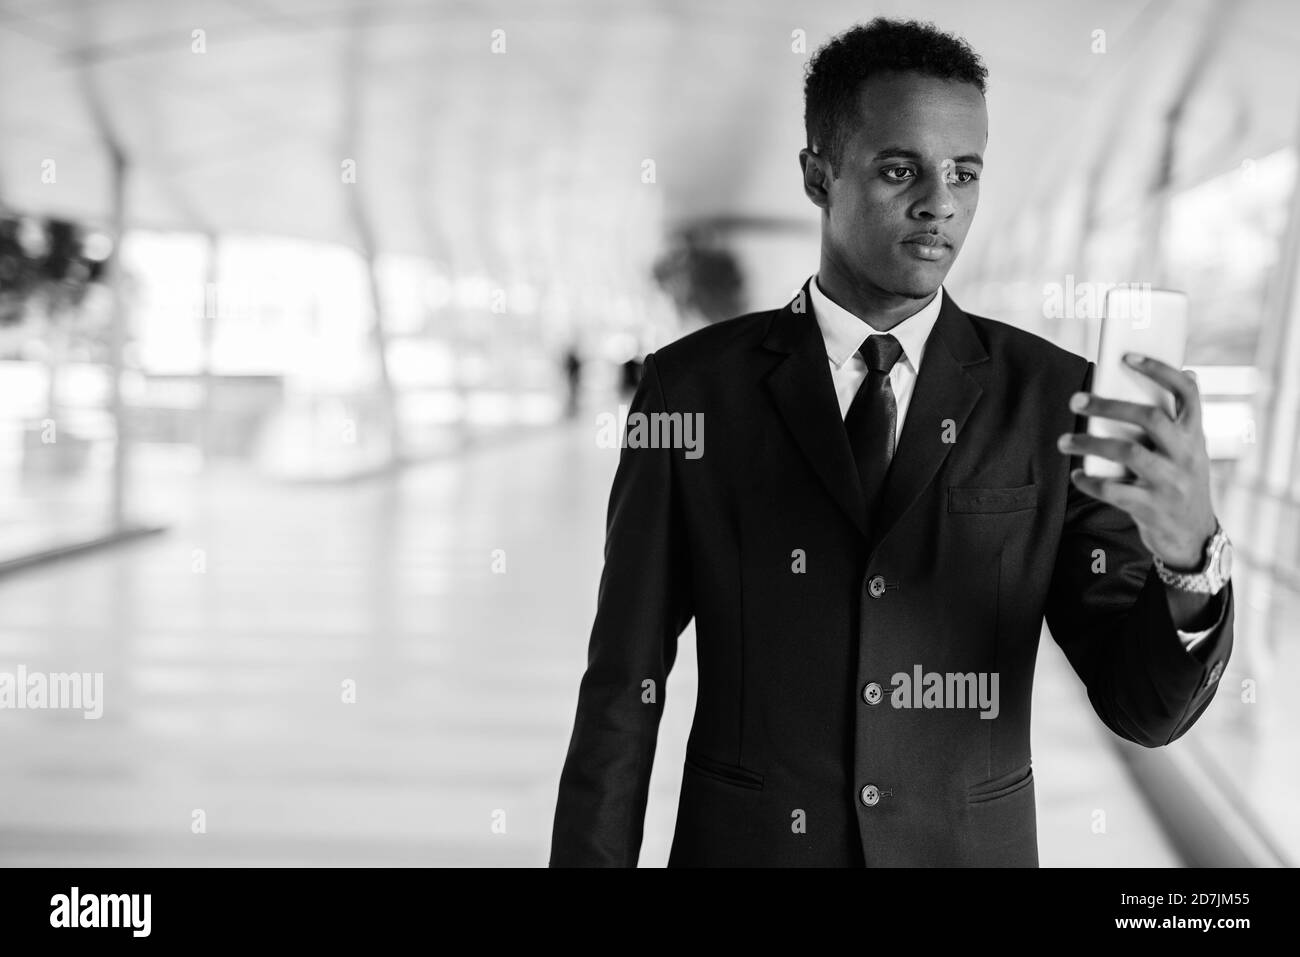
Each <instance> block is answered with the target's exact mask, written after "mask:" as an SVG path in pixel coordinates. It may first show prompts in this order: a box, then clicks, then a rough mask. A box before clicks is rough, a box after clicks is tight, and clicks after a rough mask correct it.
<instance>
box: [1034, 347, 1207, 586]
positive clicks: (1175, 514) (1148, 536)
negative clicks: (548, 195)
mask: <svg viewBox="0 0 1300 957" xmlns="http://www.w3.org/2000/svg"><path fill="white" fill-rule="evenodd" d="M1124 359H1125V362H1126V363H1127V364H1128V365H1129V366H1131V367H1132V368H1134V369H1136V370H1137V371H1138V372H1141V373H1142V374H1143V375H1145V376H1147V377H1148V378H1150V379H1153V380H1155V381H1156V382H1158V383H1159V384H1160V385H1162V386H1164V387H1165V388H1167V389H1169V391H1170V392H1172V393H1173V394H1174V397H1175V400H1176V406H1175V415H1174V416H1173V417H1172V418H1171V417H1170V416H1169V414H1168V413H1167V412H1166V411H1165V410H1164V409H1161V408H1157V407H1156V406H1151V405H1142V404H1141V403H1137V402H1121V401H1118V400H1116V399H1105V398H1102V397H1100V396H1097V395H1094V394H1092V393H1090V392H1078V393H1075V395H1074V396H1073V397H1072V398H1071V399H1070V408H1071V409H1073V410H1074V411H1075V412H1081V413H1084V414H1086V415H1089V416H1102V417H1104V418H1108V419H1118V420H1119V421H1122V422H1130V423H1132V424H1134V425H1136V426H1138V427H1139V428H1141V429H1142V431H1143V433H1144V436H1142V440H1133V439H1104V438H1099V437H1097V436H1093V435H1086V434H1082V433H1068V432H1067V433H1066V434H1064V435H1062V436H1061V437H1060V439H1059V440H1058V441H1057V447H1058V448H1060V450H1061V451H1062V452H1064V453H1066V454H1067V455H1099V456H1102V457H1103V458H1107V459H1111V460H1113V461H1115V462H1119V463H1120V464H1122V465H1124V466H1125V467H1126V468H1128V469H1129V471H1131V472H1132V473H1133V474H1134V476H1135V478H1134V479H1133V480H1131V481H1130V480H1127V479H1114V478H1097V477H1095V476H1088V475H1085V474H1084V473H1083V469H1075V470H1074V471H1072V472H1071V473H1070V480H1071V481H1073V482H1074V484H1075V486H1076V487H1078V488H1079V489H1081V490H1082V491H1084V492H1086V493H1088V494H1089V495H1091V496H1092V497H1093V498H1097V499H1100V500H1101V501H1103V502H1107V503H1109V504H1111V505H1114V506H1115V507H1116V508H1121V509H1123V510H1124V511H1125V512H1127V513H1128V514H1129V515H1131V516H1132V517H1133V521H1134V523H1135V524H1136V525H1137V528H1138V531H1139V533H1140V534H1141V537H1142V543H1143V544H1144V545H1146V547H1147V548H1148V549H1149V550H1150V551H1151V553H1152V554H1153V555H1158V556H1159V557H1160V559H1161V560H1162V561H1164V563H1165V564H1166V565H1169V566H1170V567H1172V568H1182V569H1188V568H1199V567H1200V565H1201V563H1202V561H1203V557H1204V556H1203V554H1202V553H1203V550H1204V548H1205V543H1206V541H1208V540H1209V538H1210V536H1211V535H1213V534H1214V529H1215V524H1216V522H1215V517H1214V507H1213V505H1212V503H1211V501H1210V456H1209V453H1208V452H1207V451H1206V448H1205V432H1204V430H1203V428H1202V425H1201V394H1200V390H1199V389H1198V388H1197V386H1196V380H1195V379H1194V378H1193V377H1192V376H1191V375H1190V374H1188V373H1186V372H1180V371H1179V370H1178V369H1175V368H1174V367H1173V366H1170V365H1166V364H1165V363H1163V362H1160V361H1159V360H1157V359H1152V358H1150V357H1148V356H1138V355H1134V354H1132V353H1130V354H1128V355H1126V356H1125V357H1124Z"/></svg>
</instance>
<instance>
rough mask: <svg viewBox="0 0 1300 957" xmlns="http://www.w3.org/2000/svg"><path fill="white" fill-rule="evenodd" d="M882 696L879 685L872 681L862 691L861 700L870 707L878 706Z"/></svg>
mask: <svg viewBox="0 0 1300 957" xmlns="http://www.w3.org/2000/svg"><path fill="white" fill-rule="evenodd" d="M884 696H885V694H884V692H883V691H881V689H880V685H878V684H876V683H875V682H874V681H873V682H871V684H869V685H867V686H866V687H865V688H863V689H862V700H863V701H865V702H866V703H867V704H870V705H877V704H880V699H881V698H883V697H884Z"/></svg>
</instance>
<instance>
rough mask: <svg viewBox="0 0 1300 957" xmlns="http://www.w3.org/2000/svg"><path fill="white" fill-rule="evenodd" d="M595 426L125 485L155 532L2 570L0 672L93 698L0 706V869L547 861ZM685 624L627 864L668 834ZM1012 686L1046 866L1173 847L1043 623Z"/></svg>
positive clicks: (594, 512) (600, 502) (571, 682)
mask: <svg viewBox="0 0 1300 957" xmlns="http://www.w3.org/2000/svg"><path fill="white" fill-rule="evenodd" d="M595 434H596V429H595V428H594V426H592V427H589V426H588V425H586V424H585V420H584V422H583V423H582V424H579V425H571V426H561V427H555V428H551V429H546V430H542V431H539V432H538V433H536V434H534V435H530V436H526V437H523V438H518V439H512V440H510V441H509V442H506V443H501V444H498V445H496V446H494V447H490V448H481V449H478V450H476V451H474V452H471V453H468V454H466V455H463V456H460V457H457V458H455V459H448V460H446V461H443V462H439V463H432V464H428V465H424V466H420V467H418V468H413V469H411V470H409V471H407V472H405V473H404V474H402V475H401V476H400V477H397V478H392V479H373V478H372V479H366V480H359V481H354V482H349V483H334V484H317V485H287V484H268V483H266V482H264V481H255V480H253V479H251V478H249V477H246V476H241V475H239V474H237V473H221V472H216V473H210V474H208V475H207V476H206V477H204V478H203V479H193V480H188V481H175V480H167V481H163V480H161V479H159V480H154V481H144V482H142V483H141V484H142V486H143V487H144V488H146V489H149V490H150V496H151V497H150V498H149V499H148V500H146V501H143V502H138V503H136V509H135V511H136V512H137V513H140V514H139V517H140V518H143V519H146V520H154V519H164V520H166V521H168V522H170V523H171V530H170V532H169V533H167V534H165V535H162V536H155V537H153V538H148V539H143V540H140V541H137V542H134V543H132V544H129V545H125V546H122V547H120V548H115V549H110V550H107V551H102V552H98V553H95V554H91V555H87V556H83V557H80V558H77V559H73V560H68V561H63V562H58V563H54V564H50V565H45V566H41V567H37V568H34V569H31V570H29V571H25V572H22V573H20V574H17V575H15V576H12V577H10V578H7V579H3V580H0V607H3V609H4V612H3V622H4V627H3V630H0V669H8V670H14V669H15V668H16V667H17V666H18V665H19V664H22V665H25V666H26V667H27V669H28V670H29V672H30V671H37V670H43V671H50V672H55V671H64V670H78V671H102V672H103V673H104V714H103V717H102V718H100V719H99V720H86V719H84V718H83V717H82V716H81V713H80V712H72V711H30V710H28V711H0V752H2V753H3V754H4V758H5V761H4V771H5V773H4V786H3V787H2V788H0V864H7V865H16V864H35V865H74V864H75V865H154V864H157V865H191V864H192V865H217V866H221V865H233V864H252V865H287V864H303V865H372V864H373V865H470V866H477V865H482V866H497V865H520V866H537V865H542V864H544V863H545V862H546V859H547V854H548V844H549V838H550V827H551V815H552V812H553V810H554V802H555V795H556V784H557V781H558V775H559V770H560V766H561V763H562V761H563V758H564V753H565V748H566V746H567V743H568V737H569V732H570V729H571V723H572V720H573V708H574V704H575V700H576V694H577V688H578V680H579V678H580V676H581V673H582V668H583V665H584V662H585V654H586V641H587V636H588V633H589V629H590V626H591V618H592V614H593V612H594V608H595V599H596V586H597V582H598V577H599V573H600V562H601V559H602V548H603V537H602V536H603V525H604V517H605V505H606V500H607V496H608V492H609V484H610V480H611V478H612V476H613V473H614V468H615V466H616V464H617V454H618V453H617V450H614V449H601V448H598V447H597V444H596V440H595ZM142 467H143V465H142ZM693 644H694V643H693V628H692V629H691V630H688V632H687V634H686V635H684V636H683V639H682V644H681V657H680V659H679V664H678V667H677V668H676V669H675V670H674V672H673V676H672V679H671V680H670V683H669V701H668V706H667V714H666V717H665V719H664V725H663V729H662V733H661V738H660V746H659V759H658V761H657V763H656V770H655V775H654V779H653V782H652V788H651V798H650V807H649V812H648V815H647V821H646V835H645V842H644V845H643V852H642V857H641V863H642V864H643V865H645V866H659V865H662V864H663V863H664V862H665V861H666V860H667V856H668V846H669V842H670V841H671V836H672V824H673V819H674V814H675V810H676V808H675V805H676V798H677V788H678V787H679V785H680V779H681V778H680V776H681V761H682V757H683V754H684V751H685V741H686V735H687V732H688V730H689V723H690V718H691V715H692V713H693V711H694V696H695V670H694V653H693ZM352 689H354V697H355V701H346V700H345V698H347V697H349V695H350V691H351V690H352ZM1035 705H1036V708H1035V713H1036V719H1037V720H1036V722H1035V726H1034V762H1035V775H1036V788H1037V796H1038V809H1039V845H1040V855H1041V859H1042V863H1043V864H1044V865H1045V866H1054V865H1085V866H1129V865H1155V866H1177V865H1178V864H1179V861H1178V859H1177V858H1176V856H1175V855H1174V853H1173V851H1172V850H1171V848H1170V846H1169V845H1168V843H1167V842H1166V841H1165V839H1164V838H1163V836H1162V832H1161V830H1160V828H1159V826H1158V824H1157V822H1156V820H1155V819H1154V818H1153V816H1152V813H1151V811H1150V809H1149V808H1148V807H1147V805H1146V804H1145V803H1144V801H1143V799H1142V798H1141V797H1140V795H1139V794H1138V793H1137V792H1136V790H1135V789H1134V787H1133V785H1132V784H1131V783H1130V782H1129V780H1128V777H1127V774H1126V771H1125V770H1124V767H1123V765H1122V763H1121V761H1120V759H1119V758H1118V756H1117V755H1116V754H1115V753H1114V751H1113V749H1112V748H1111V747H1110V745H1109V743H1108V741H1107V737H1108V736H1109V735H1110V732H1109V731H1107V730H1106V729H1105V728H1104V727H1103V726H1102V725H1101V724H1100V722H1099V721H1097V719H1096V718H1095V716H1093V714H1092V712H1091V710H1090V708H1089V706H1088V703H1087V701H1086V698H1085V697H1084V694H1083V691H1082V686H1081V685H1080V683H1079V682H1078V681H1077V679H1076V678H1075V677H1074V675H1073V673H1072V672H1070V670H1069V668H1068V665H1066V664H1065V661H1064V658H1063V657H1062V656H1061V654H1060V652H1059V651H1058V650H1057V649H1056V647H1055V645H1053V644H1052V643H1051V642H1050V640H1047V639H1046V638H1045V640H1044V644H1043V648H1042V651H1041V653H1040V666H1039V678H1038V684H1037V687H1036V688H1035ZM1099 811H1100V812H1102V815H1103V816H1104V817H1103V816H1099V814H1098V812H1099ZM200 812H201V813H200ZM1099 822H1102V823H1101V824H1100V825H1099Z"/></svg>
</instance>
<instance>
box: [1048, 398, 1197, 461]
mask: <svg viewBox="0 0 1300 957" xmlns="http://www.w3.org/2000/svg"><path fill="white" fill-rule="evenodd" d="M1070 408H1071V409H1073V410H1074V411H1075V412H1081V413H1083V414H1084V415H1087V416H1089V417H1099V418H1103V419H1118V420H1119V421H1121V422H1131V423H1133V424H1134V425H1136V426H1139V427H1140V428H1142V429H1143V430H1145V431H1146V432H1147V434H1148V435H1150V436H1151V439H1152V441H1153V442H1154V443H1155V446H1156V448H1157V449H1159V450H1160V451H1161V452H1163V453H1165V454H1166V455H1169V456H1170V457H1173V455H1174V453H1175V452H1176V451H1177V450H1178V432H1177V427H1176V426H1175V425H1174V420H1173V419H1171V418H1170V417H1169V413H1167V412H1166V411H1165V410H1164V409H1161V408H1157V407H1156V406H1154V405H1144V404H1142V403H1140V402H1124V401H1122V400H1120V399H1105V398H1102V397H1101V396H1099V395H1094V394H1093V393H1091V392H1076V393H1075V394H1074V396H1073V397H1072V398H1071V399H1070Z"/></svg>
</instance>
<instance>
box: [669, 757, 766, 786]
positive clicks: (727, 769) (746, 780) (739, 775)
mask: <svg viewBox="0 0 1300 957" xmlns="http://www.w3.org/2000/svg"><path fill="white" fill-rule="evenodd" d="M686 769H687V770H688V771H694V772H696V773H697V774H703V775H705V776H706V777H711V778H714V779H716V780H718V781H724V782H726V783H727V784H735V785H737V786H739V787H742V788H753V789H754V790H756V791H761V790H762V789H763V775H761V774H759V773H758V772H757V771H751V770H749V769H748V768H742V767H738V766H737V765H734V764H724V763H723V762H721V761H715V760H713V758H709V757H705V756H704V755H702V754H698V753H696V752H693V751H688V752H687V754H686Z"/></svg>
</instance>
